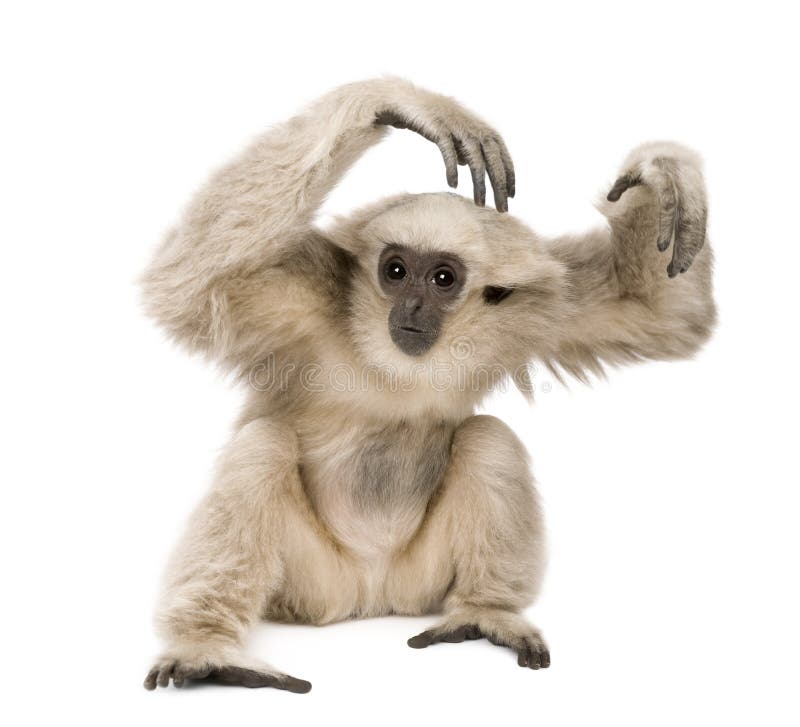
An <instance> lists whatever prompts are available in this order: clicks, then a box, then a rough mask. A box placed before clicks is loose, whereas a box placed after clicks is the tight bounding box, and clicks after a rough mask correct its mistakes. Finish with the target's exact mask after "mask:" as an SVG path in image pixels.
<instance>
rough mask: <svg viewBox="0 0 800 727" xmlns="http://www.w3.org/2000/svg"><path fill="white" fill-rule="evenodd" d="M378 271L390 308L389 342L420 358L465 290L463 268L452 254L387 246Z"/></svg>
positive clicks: (464, 267) (465, 278) (465, 270)
mask: <svg viewBox="0 0 800 727" xmlns="http://www.w3.org/2000/svg"><path fill="white" fill-rule="evenodd" d="M377 272H378V281H379V282H380V286H381V289H382V290H383V292H384V293H385V295H386V296H387V297H388V298H389V301H390V303H391V305H392V308H391V311H390V312H389V319H388V326H389V335H390V336H391V338H392V341H393V342H394V344H395V345H396V346H397V347H398V348H399V349H400V350H401V351H402V352H403V353H405V354H408V355H409V356H421V355H422V354H424V353H426V352H427V351H428V350H430V348H431V346H433V344H434V343H436V341H437V340H438V338H439V334H440V333H441V331H442V323H443V320H444V317H445V314H446V313H447V311H448V310H449V309H450V308H452V306H453V305H454V303H455V302H456V300H457V299H458V296H459V293H460V292H461V290H462V289H463V288H464V285H465V283H466V280H467V268H466V265H465V264H464V263H463V261H462V260H461V259H460V258H459V257H458V255H455V254H452V253H447V252H440V251H430V252H422V251H417V250H414V249H412V248H410V247H406V246H404V245H387V246H386V248H385V249H384V250H383V252H382V253H381V255H380V258H379V259H378V271H377Z"/></svg>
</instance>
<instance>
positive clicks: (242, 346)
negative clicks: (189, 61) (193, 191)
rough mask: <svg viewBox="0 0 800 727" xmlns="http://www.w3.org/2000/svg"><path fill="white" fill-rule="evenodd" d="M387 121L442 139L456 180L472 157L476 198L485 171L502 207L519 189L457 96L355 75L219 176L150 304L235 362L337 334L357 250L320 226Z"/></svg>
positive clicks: (174, 247) (178, 331)
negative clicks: (335, 317) (331, 199)
mask: <svg viewBox="0 0 800 727" xmlns="http://www.w3.org/2000/svg"><path fill="white" fill-rule="evenodd" d="M387 125H391V126H395V127H398V128H408V129H411V130H413V131H416V132H417V133H419V134H421V135H422V136H424V137H425V138H427V139H429V140H430V141H433V142H434V143H436V144H437V146H438V147H439V149H440V150H441V152H442V155H443V157H444V161H445V166H446V170H447V181H448V183H449V184H450V185H451V186H455V185H456V184H457V165H458V164H468V165H469V167H470V171H471V172H472V177H473V182H474V186H475V201H476V202H477V203H478V204H483V203H484V201H485V193H486V190H485V182H484V176H485V173H486V172H488V174H489V178H490V180H491V181H492V186H493V188H494V193H495V204H496V206H497V208H498V209H499V210H501V211H505V210H506V209H507V207H508V202H507V196H513V194H514V171H513V166H512V164H511V159H510V157H509V155H508V152H507V150H506V148H505V145H504V144H503V141H502V139H500V137H499V136H498V135H497V134H496V133H495V132H494V131H492V130H491V129H490V128H489V127H487V126H486V125H485V124H484V123H483V122H481V121H480V120H478V119H476V118H475V117H473V116H472V115H471V114H470V113H469V112H467V111H465V110H464V109H462V108H461V107H460V106H459V105H458V104H457V103H456V102H455V101H453V100H452V99H449V98H447V97H444V96H440V95H438V94H433V93H430V92H428V91H425V90H422V89H419V88H416V87H415V86H413V85H412V84H410V83H408V82H406V81H402V80H399V79H394V78H385V79H376V80H372V81H364V82H359V83H353V84H349V85H346V86H342V87H341V88H338V89H336V90H335V91H333V92H331V93H329V94H328V95H326V96H324V97H323V98H321V99H320V100H318V101H317V102H316V103H314V104H313V105H312V106H311V107H310V108H309V109H308V110H307V111H306V112H305V113H303V114H301V115H299V116H296V117H295V118H292V119H290V120H289V121H287V122H285V123H283V124H280V125H279V126H277V127H275V128H273V129H271V130H270V131H268V132H267V133H266V134H264V135H263V136H262V137H260V138H259V139H257V140H256V141H255V142H254V143H252V144H251V145H250V147H249V148H247V149H246V150H245V151H244V153H242V154H241V155H240V156H239V158H238V159H236V160H235V161H234V162H233V163H231V164H229V165H228V166H227V167H225V168H223V169H222V170H221V171H219V172H218V173H217V174H215V175H214V176H213V177H212V178H211V179H210V181H209V182H208V183H207V184H206V185H205V187H203V188H202V189H201V190H200V192H199V193H198V194H197V195H196V196H195V198H194V199H193V200H192V202H191V204H190V205H189V207H188V209H187V210H186V212H185V214H184V216H183V219H182V221H181V223H180V224H179V226H178V227H177V228H175V229H173V230H172V231H171V232H170V233H169V234H168V236H167V238H166V240H165V241H164V242H163V244H162V246H161V247H160V249H159V250H158V251H157V253H156V255H155V258H154V259H153V261H152V262H151V264H150V265H149V267H148V268H147V270H146V272H145V274H144V277H143V281H142V283H143V288H144V293H145V304H146V309H147V312H148V313H149V314H150V315H151V316H152V317H154V318H155V319H156V320H158V321H159V322H160V323H161V324H162V325H163V326H164V327H165V328H166V329H167V331H168V332H169V333H170V334H171V335H172V336H173V337H174V338H175V339H177V340H179V341H180V342H182V343H183V344H185V345H187V346H188V347H189V348H190V349H191V350H199V351H203V352H205V353H207V354H209V355H210V356H211V357H212V358H214V359H216V360H218V361H220V362H222V363H224V364H225V365H226V366H227V367H229V368H238V369H239V370H240V371H241V370H246V368H247V367H248V366H249V365H251V364H253V363H255V362H257V361H259V360H261V359H263V358H264V357H265V356H266V355H267V354H268V353H270V352H274V351H276V350H277V349H276V347H280V348H284V349H285V348H288V347H294V346H297V345H302V344H303V343H304V342H305V340H306V339H308V340H311V338H312V337H318V336H319V335H320V331H323V332H325V335H331V336H333V335H337V332H336V329H335V328H334V327H332V326H329V325H326V322H327V321H328V320H329V319H330V313H331V306H335V305H336V302H337V301H338V300H340V299H341V295H340V293H341V290H342V284H343V283H344V282H346V281H345V280H344V279H343V277H344V276H346V275H347V268H348V255H349V254H348V253H347V252H345V251H343V250H341V249H340V248H338V247H336V246H334V245H333V244H332V243H331V242H330V241H328V240H327V239H326V238H325V237H324V236H323V235H322V234H321V233H319V232H318V231H316V230H315V229H314V228H313V226H312V220H313V217H314V214H315V212H316V211H317V209H318V208H319V206H320V205H321V204H322V201H323V200H324V198H325V196H326V194H327V193H328V192H329V191H330V190H331V189H332V188H333V187H334V185H335V184H336V183H337V182H338V181H339V179H340V178H341V177H342V175H343V174H344V173H345V172H346V171H347V169H348V168H349V167H350V166H351V165H352V164H353V163H354V162H355V161H356V160H357V159H358V158H359V157H360V156H361V154H363V153H364V152H365V151H366V150H367V149H368V148H369V147H371V146H372V145H374V144H376V143H377V142H378V141H380V140H381V139H382V138H383V135H384V131H385V127H386V126H387Z"/></svg>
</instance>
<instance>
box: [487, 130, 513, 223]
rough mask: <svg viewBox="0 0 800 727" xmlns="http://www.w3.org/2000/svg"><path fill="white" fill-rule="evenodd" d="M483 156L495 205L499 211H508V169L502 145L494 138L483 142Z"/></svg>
mask: <svg viewBox="0 0 800 727" xmlns="http://www.w3.org/2000/svg"><path fill="white" fill-rule="evenodd" d="M483 158H484V159H485V160H486V168H487V169H488V171H489V180H490V181H491V183H492V191H493V192H494V206H495V208H496V209H497V211H498V212H508V196H507V195H508V190H507V188H506V169H505V167H504V166H503V158H502V157H501V156H500V147H499V146H498V145H497V142H496V141H494V139H491V138H490V139H486V141H484V143H483Z"/></svg>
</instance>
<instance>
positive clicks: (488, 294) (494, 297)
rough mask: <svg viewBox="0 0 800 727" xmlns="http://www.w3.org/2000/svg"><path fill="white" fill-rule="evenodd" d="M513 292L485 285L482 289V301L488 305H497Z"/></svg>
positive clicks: (509, 289) (497, 286) (508, 289)
mask: <svg viewBox="0 0 800 727" xmlns="http://www.w3.org/2000/svg"><path fill="white" fill-rule="evenodd" d="M513 292H514V289H513V288H503V287H502V286H500V285H487V286H486V287H485V288H484V289H483V300H484V302H486V303H488V304H489V305H497V304H498V303H499V302H500V301H502V300H505V299H506V298H508V296H509V295H511V294H512V293H513Z"/></svg>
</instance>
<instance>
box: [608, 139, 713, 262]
mask: <svg viewBox="0 0 800 727" xmlns="http://www.w3.org/2000/svg"><path fill="white" fill-rule="evenodd" d="M623 169H624V170H625V171H623V173H622V174H621V175H620V176H619V178H618V179H617V181H616V182H614V186H613V187H612V188H611V191H610V192H609V193H608V196H607V198H606V199H608V201H609V202H617V201H618V200H619V199H620V197H622V195H623V194H624V193H625V191H626V190H627V189H630V188H631V187H636V186H638V185H644V186H647V187H649V188H650V190H651V191H652V192H653V193H654V194H655V195H656V197H657V198H658V206H659V218H658V240H657V242H656V245H657V247H658V249H659V250H660V251H661V252H664V251H665V250H666V249H667V248H668V247H669V245H670V243H672V260H671V261H670V263H669V266H668V267H667V275H669V277H670V278H674V277H675V276H676V275H678V273H685V272H686V271H687V270H688V269H689V267H690V266H691V264H692V260H694V258H695V256H696V255H697V253H698V252H700V249H701V248H702V247H703V243H704V242H705V239H706V220H707V218H708V204H707V201H706V193H705V189H704V187H703V177H702V173H701V170H700V160H699V158H698V157H697V155H696V154H695V153H694V152H693V151H691V150H689V149H687V148H686V147H683V146H680V145H678V144H672V143H654V144H645V145H643V146H641V147H639V148H638V149H635V150H634V151H633V152H632V153H631V155H630V156H629V157H628V159H627V161H626V162H625V164H624V165H623Z"/></svg>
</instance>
